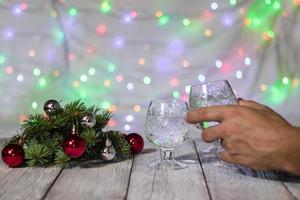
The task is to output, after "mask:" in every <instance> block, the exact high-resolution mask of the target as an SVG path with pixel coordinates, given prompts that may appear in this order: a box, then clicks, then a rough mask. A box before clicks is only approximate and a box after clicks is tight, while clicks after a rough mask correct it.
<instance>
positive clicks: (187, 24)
mask: <svg viewBox="0 0 300 200" xmlns="http://www.w3.org/2000/svg"><path fill="white" fill-rule="evenodd" d="M182 23H183V25H185V26H189V25H190V24H191V21H190V20H189V19H188V18H184V19H183V20H182Z"/></svg>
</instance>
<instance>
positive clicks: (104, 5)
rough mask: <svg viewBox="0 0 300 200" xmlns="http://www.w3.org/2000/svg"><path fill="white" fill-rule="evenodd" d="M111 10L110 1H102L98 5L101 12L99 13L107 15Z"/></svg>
mask: <svg viewBox="0 0 300 200" xmlns="http://www.w3.org/2000/svg"><path fill="white" fill-rule="evenodd" d="M111 9H112V3H111V1H107V0H105V1H102V2H101V3H100V10H101V12H103V13H108V12H109V11H111Z"/></svg>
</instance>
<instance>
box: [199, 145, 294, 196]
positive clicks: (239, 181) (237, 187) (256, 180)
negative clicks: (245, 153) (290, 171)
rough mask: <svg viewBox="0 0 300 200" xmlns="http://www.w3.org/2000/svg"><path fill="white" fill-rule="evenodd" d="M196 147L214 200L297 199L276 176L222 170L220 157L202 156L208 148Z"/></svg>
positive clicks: (230, 168)
mask: <svg viewBox="0 0 300 200" xmlns="http://www.w3.org/2000/svg"><path fill="white" fill-rule="evenodd" d="M195 144H196V147H197V149H198V155H199V157H200V160H201V164H202V167H203V171H204V175H205V178H206V180H207V185H208V188H209V190H210V194H211V198H212V199H274V200H275V199H281V200H282V199H295V198H294V196H293V195H292V194H291V193H290V192H289V191H288V190H287V189H286V187H285V186H284V184H283V183H282V182H281V181H280V178H279V176H277V175H276V174H275V173H272V172H261V171H253V170H249V171H245V170H242V168H239V167H237V166H234V165H231V166H232V167H228V166H227V167H222V166H220V164H221V161H220V160H219V159H218V156H216V155H207V154H206V155H205V154H202V153H201V150H203V149H205V148H207V146H208V144H204V143H203V142H202V141H200V140H197V141H195Z"/></svg>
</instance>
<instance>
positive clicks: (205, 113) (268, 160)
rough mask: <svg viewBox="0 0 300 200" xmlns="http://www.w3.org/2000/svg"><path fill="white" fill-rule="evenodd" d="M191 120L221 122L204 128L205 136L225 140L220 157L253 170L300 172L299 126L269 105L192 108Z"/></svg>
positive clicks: (246, 103) (208, 139) (250, 103)
mask: <svg viewBox="0 0 300 200" xmlns="http://www.w3.org/2000/svg"><path fill="white" fill-rule="evenodd" d="M186 121H187V122H189V123H199V122H202V121H219V122H220V124H219V125H217V126H214V127H210V128H207V129H204V130H203V132H202V139H203V140H204V141H205V142H213V141H215V140H218V139H222V146H223V147H224V149H225V150H224V151H223V152H221V155H220V156H221V159H222V160H224V161H226V162H231V163H236V164H240V165H244V166H247V167H251V168H253V169H261V170H269V169H279V170H285V171H289V172H291V173H295V174H300V159H299V155H300V131H299V130H300V129H299V128H295V127H293V126H291V125H290V124H289V123H288V122H287V121H286V120H285V119H284V118H282V117H281V116H280V115H278V114H277V113H276V112H275V111H273V110H272V109H270V108H268V107H267V106H264V105H261V104H258V103H256V102H254V101H249V100H248V101H245V100H240V101H239V105H236V106H211V107H205V108H199V109H196V110H193V111H190V112H189V113H188V114H187V116H186Z"/></svg>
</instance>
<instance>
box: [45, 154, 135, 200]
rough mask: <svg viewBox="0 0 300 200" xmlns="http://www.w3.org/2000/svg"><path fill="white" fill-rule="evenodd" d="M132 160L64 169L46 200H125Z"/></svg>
mask: <svg viewBox="0 0 300 200" xmlns="http://www.w3.org/2000/svg"><path fill="white" fill-rule="evenodd" d="M131 166H132V159H130V160H125V161H122V162H117V163H110V164H108V163H106V164H103V163H102V164H101V163H98V164H97V163H94V164H85V165H81V167H80V166H78V167H74V168H71V169H64V170H63V171H62V173H61V174H60V176H59V178H58V179H57V180H56V182H55V184H54V185H53V187H52V188H51V189H50V191H49V192H48V194H47V195H46V199H124V198H125V196H126V191H127V187H128V182H129V177H130V170H131Z"/></svg>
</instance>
